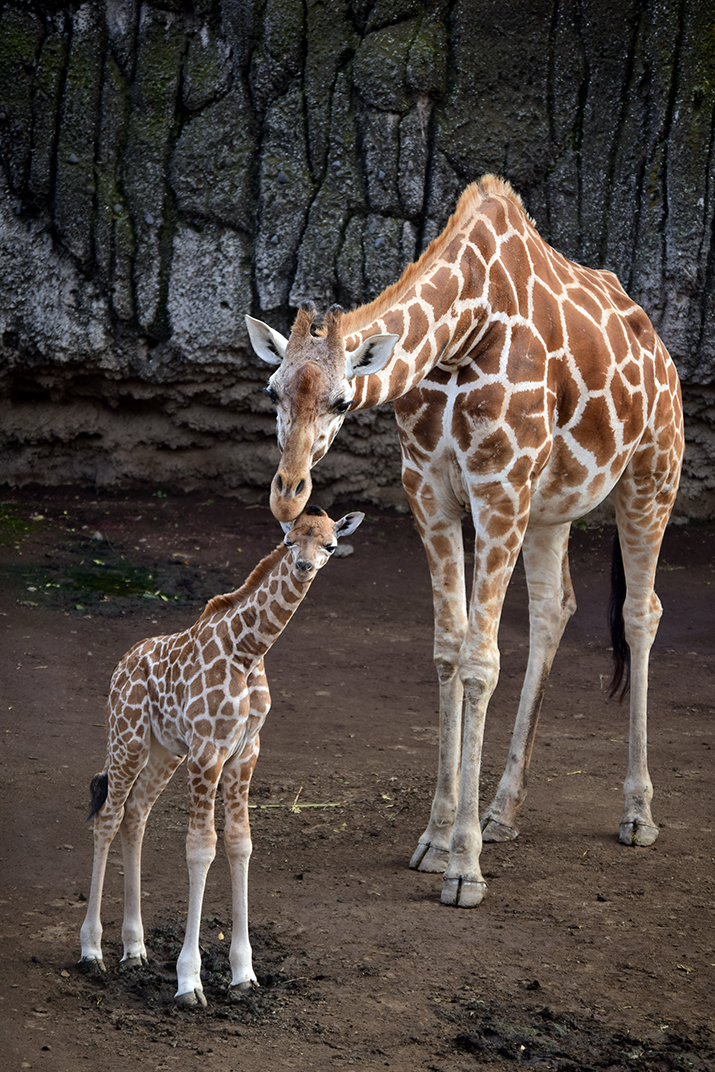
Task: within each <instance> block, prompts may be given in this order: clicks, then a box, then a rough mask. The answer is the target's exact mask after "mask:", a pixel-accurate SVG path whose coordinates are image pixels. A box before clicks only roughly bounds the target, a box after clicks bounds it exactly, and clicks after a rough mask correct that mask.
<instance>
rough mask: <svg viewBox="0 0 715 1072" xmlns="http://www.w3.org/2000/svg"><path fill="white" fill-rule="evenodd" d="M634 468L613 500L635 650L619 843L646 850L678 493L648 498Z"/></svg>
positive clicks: (653, 830) (654, 833)
mask: <svg viewBox="0 0 715 1072" xmlns="http://www.w3.org/2000/svg"><path fill="white" fill-rule="evenodd" d="M634 469H635V466H633V465H631V466H629V468H628V469H627V470H626V472H625V474H624V475H623V477H622V478H621V481H620V482H619V484H618V485H617V487H616V489H615V492H614V495H613V498H614V502H615V506H616V520H617V523H618V538H619V542H620V547H621V554H622V557H623V569H624V572H625V580H626V597H625V602H624V605H623V624H624V628H625V638H626V642H627V644H628V647H629V649H630V731H629V746H628V770H627V774H626V780H625V784H624V787H623V788H624V795H625V803H624V810H623V816H622V818H621V822H620V827H619V840H620V841H621V842H623V844H624V845H643V846H645V845H652V844H653V842H654V841H655V840H656V838H657V837H658V828H657V826H656V825H655V823H654V821H653V816H652V813H651V800H652V798H653V784H652V782H651V780H650V774H649V772H648V745H647V718H648V716H647V707H648V664H649V659H650V649H651V647H652V644H653V641H654V640H655V635H656V632H657V630H658V623H659V621H660V616H661V613H662V608H661V604H660V600H659V599H658V597H657V595H656V594H655V591H654V588H653V585H654V582H655V571H656V566H657V562H658V554H659V552H660V546H661V543H662V539H663V533H664V531H665V526H666V524H667V520H668V516H669V514H670V509H671V506H672V499H673V498H674V493H673V495H672V496H671V497H670V498H669V499H667V500H666V497H665V496H662V497H659V496H657V495H656V494H651V495H650V496H647V495H644V487H643V485H644V483H648V482H650V483H652V480H651V481H646V482H644V481H642V480H640V481H639V480H638V475H637V470H635V473H634ZM648 475H649V476H650V474H648ZM664 500H665V501H664Z"/></svg>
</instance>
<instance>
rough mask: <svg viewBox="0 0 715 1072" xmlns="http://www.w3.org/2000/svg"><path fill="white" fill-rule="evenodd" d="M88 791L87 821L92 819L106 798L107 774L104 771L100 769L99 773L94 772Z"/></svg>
mask: <svg viewBox="0 0 715 1072" xmlns="http://www.w3.org/2000/svg"><path fill="white" fill-rule="evenodd" d="M89 791H90V794H91V796H90V801H89V814H88V815H87V822H89V820H90V819H94V817H95V815H96V814H97V812H98V811H99V809H100V808H101V807H102V805H103V804H104V802H105V800H106V799H107V793H108V791H109V775H108V774H107V772H106V771H101V772H100V773H99V774H95V776H94V778H93V779H92V781H91V782H90V783H89Z"/></svg>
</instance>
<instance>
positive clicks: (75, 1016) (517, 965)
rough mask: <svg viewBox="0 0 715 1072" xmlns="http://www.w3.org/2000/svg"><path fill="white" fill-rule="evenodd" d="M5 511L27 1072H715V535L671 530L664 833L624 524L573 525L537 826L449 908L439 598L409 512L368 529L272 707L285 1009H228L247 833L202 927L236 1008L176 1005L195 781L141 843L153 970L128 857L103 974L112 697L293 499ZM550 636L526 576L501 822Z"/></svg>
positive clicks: (220, 991)
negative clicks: (478, 902)
mask: <svg viewBox="0 0 715 1072" xmlns="http://www.w3.org/2000/svg"><path fill="white" fill-rule="evenodd" d="M3 502H4V505H3V507H2V510H1V511H0V516H1V517H2V522H1V523H0V538H1V539H2V545H1V546H0V565H1V567H2V573H3V581H2V590H1V595H0V660H1V663H0V665H1V666H2V691H1V693H0V708H1V710H2V723H3V724H2V726H1V727H0V736H1V737H2V779H1V785H0V799H1V800H2V825H1V829H0V863H1V867H0V951H1V957H2V964H3V970H2V973H1V976H0V1002H1V1003H2V1004H1V1006H0V1022H1V1023H2V1032H1V1035H2V1039H3V1041H2V1047H3V1051H4V1054H3V1059H2V1067H3V1068H4V1069H7V1070H11V1069H12V1070H15V1069H24V1068H34V1069H37V1068H46V1069H56V1070H58V1072H65V1070H67V1072H69V1070H73V1072H76V1070H77V1069H78V1068H80V1069H81V1068H83V1067H85V1062H87V1063H88V1064H89V1063H91V1064H92V1066H94V1067H98V1068H102V1069H104V1070H107V1072H114V1070H122V1072H124V1070H127V1069H129V1070H131V1069H134V1068H139V1067H141V1069H142V1070H154V1069H156V1070H159V1069H169V1070H171V1069H177V1070H180V1069H193V1068H199V1067H201V1068H211V1069H216V1070H219V1072H224V1070H225V1072H228V1070H231V1072H265V1069H266V1068H271V1069H278V1070H282V1069H310V1070H313V1069H315V1070H319V1072H322V1070H330V1069H340V1068H343V1067H345V1066H348V1065H353V1066H357V1067H358V1068H360V1069H365V1070H367V1072H372V1070H377V1069H383V1068H392V1069H394V1070H399V1072H417V1070H423V1069H424V1070H427V1069H429V1070H435V1072H436V1070H439V1072H463V1070H464V1072H467V1070H473V1069H477V1068H480V1067H482V1065H487V1064H488V1065H489V1066H490V1068H493V1069H495V1070H500V1069H514V1068H517V1067H519V1066H526V1067H530V1068H536V1069H555V1070H562V1072H563V1070H582V1069H583V1070H585V1069H605V1070H611V1072H620V1070H625V1069H629V1070H636V1072H644V1070H649V1072H656V1070H657V1072H661V1070H670V1069H675V1070H683V1072H685V1070H686V1069H687V1070H691V1069H696V1070H703V1072H704V1070H706V1069H707V1070H710V1069H712V1068H713V1067H715V1023H714V1020H715V1017H714V1012H715V1010H714V1008H713V973H714V971H715V944H714V943H715V927H714V923H713V886H714V876H715V871H714V868H713V838H712V834H713V793H712V786H713V757H712V725H713V714H714V713H715V700H714V699H713V696H714V695H715V690H714V688H713V686H714V684H715V682H714V680H713V679H714V672H713V665H714V664H713V653H714V652H715V599H714V598H713V593H714V589H713V584H714V583H715V567H714V556H713V550H714V549H715V526H713V525H698V526H695V525H690V526H682V527H677V528H671V529H669V530H668V533H667V536H666V541H665V547H664V551H663V555H662V559H661V567H660V570H659V576H658V591H659V594H660V597H661V600H662V602H663V605H664V609H665V613H664V617H663V622H662V624H661V629H660V633H659V636H658V640H657V642H656V646H655V649H654V656H653V660H652V675H651V691H650V756H649V759H650V769H651V775H652V778H653V782H654V785H655V799H654V815H655V817H656V820H657V821H658V823H659V825H660V827H661V831H660V837H659V839H658V842H657V843H656V845H655V846H654V847H653V848H651V849H631V848H626V847H624V846H622V845H619V844H618V841H617V828H618V821H619V817H620V809H621V802H622V789H621V786H622V781H623V777H624V772H625V763H626V752H627V711H626V709H625V708H624V707H621V706H619V705H618V703H616V702H609V701H608V700H607V697H606V692H605V691H604V688H605V682H606V681H607V680H608V677H609V673H610V654H609V650H608V639H607V634H606V629H605V609H606V604H607V598H608V583H609V564H610V543H611V538H612V532H611V531H610V530H609V529H608V528H607V527H605V528H600V529H588V530H579V529H577V530H575V531H574V533H573V537H572V541H571V544H572V552H571V562H572V573H573V577H574V583H575V586H576V594H577V598H578V600H579V610H578V612H577V614H576V616H575V617H574V619H573V620H572V621H571V623H570V624H569V626H568V628H567V631H566V635H565V637H564V640H563V643H562V646H561V650H560V653H559V655H558V657H557V660H556V663H555V666H554V670H553V673H552V677H551V681H550V684H549V687H548V694H547V701H546V703H545V705H544V711H543V715H542V724H541V727H540V732H539V736H538V738H537V744H536V748H535V752H534V759H533V764H532V772H531V779H530V788H529V796H528V799H527V801H526V804H525V806H524V808H523V811H522V816H521V824H520V829H521V836H520V837H519V839H518V840H517V841H515V842H513V843H511V844H506V845H489V846H486V847H485V851H484V856H483V861H484V869H485V874H486V877H487V881H488V883H489V892H488V896H487V899H486V901H485V902H484V904H483V905H482V906H480V907H479V908H477V909H474V910H469V911H465V910H459V909H454V908H445V907H443V906H441V905H440V903H439V894H440V888H441V880H440V878H439V877H438V876H434V875H423V874H419V873H416V872H412V871H410V870H409V869H408V868H407V861H408V860H409V858H410V855H411V854H412V852H413V850H414V847H415V844H416V842H417V839H418V837H419V835H420V833H421V831H422V829H423V828H424V826H425V824H426V821H427V817H428V812H429V804H430V799H431V794H432V789H433V784H434V775H435V767H436V742H437V729H436V701H437V686H436V678H435V674H434V671H433V667H432V663H431V648H432V622H431V597H430V591H429V582H428V575H427V569H426V564H425V561H424V556H423V552H422V548H421V546H420V543H419V540H418V538H417V536H416V533H415V531H414V528H413V525H412V522H411V520H410V519H409V517H405V516H401V515H397V514H395V515H387V514H379V513H370V514H369V515H368V518H367V520H366V522H365V523H364V524H363V526H362V528H361V529H360V530H359V531H358V532H357V533H356V534H355V536H354V537H352V539H351V542H352V543H354V547H355V553H354V555H352V556H351V557H349V558H345V559H340V560H336V561H334V562H331V563H330V564H329V565H328V566H326V568H325V570H324V571H323V573H322V574H321V576H320V577H319V578H318V579H317V580H316V582H315V584H314V585H313V587H312V589H311V591H310V594H309V596H308V598H307V600H306V602H305V603H304V604H303V606H302V607H301V608H300V610H299V612H298V614H297V615H296V617H295V618H294V620H293V621H292V622H291V623H290V625H289V627H288V629H287V630H286V632H285V633H284V635H283V636H282V637H281V638H280V639H279V641H278V643H277V644H276V646H275V647H274V648H273V650H272V651H271V652H270V654H269V656H268V659H267V669H268V677H269V682H270V684H271V691H272V694H273V709H272V711H271V713H270V715H269V717H268V721H267V724H266V727H265V730H264V733H263V734H262V752H261V757H260V760H259V763H258V767H257V769H256V774H255V777H254V785H253V787H252V803H253V805H254V807H253V810H252V812H251V817H252V818H251V822H252V832H253V842H254V854H253V860H252V863H251V874H250V920H251V937H252V943H253V948H254V963H255V967H256V971H257V974H258V977H259V980H260V982H261V987H260V990H257V991H255V992H253V993H250V994H248V995H247V996H245V997H244V998H243V999H242V1000H241V1001H239V1002H238V1003H232V1002H230V1001H229V1000H228V997H227V992H226V985H227V982H228V979H229V975H228V960H227V951H228V944H229V940H230V884H229V874H228V866H227V862H226V858H225V855H224V853H223V849H222V846H221V844H220V843H219V851H218V854H217V858H216V860H215V862H214V864H213V867H212V869H211V872H210V874H209V881H208V888H207V893H206V899H205V902H204V923H203V931H202V943H203V963H204V979H205V988H206V994H207V997H208V999H209V1006H208V1008H206V1009H184V1008H177V1007H176V1006H175V1005H174V1004H173V1002H172V996H173V993H174V980H175V974H174V962H175V958H176V955H177V953H178V949H179V946H180V941H181V937H182V934H183V922H184V917H185V909H186V896H187V888H188V882H187V876H186V866H185V861H184V837H185V831H186V820H187V799H186V789H185V784H184V775H183V774H182V771H181V768H180V770H179V772H178V773H177V775H176V777H175V778H174V781H173V783H172V784H171V785H170V787H169V789H168V790H167V791H166V793H165V794H164V795H163V797H162V798H160V800H159V802H158V804H157V805H156V807H155V809H154V812H153V814H152V818H151V820H150V824H149V828H148V832H147V839H146V843H145V851H144V886H143V897H144V922H145V927H146V930H147V937H148V941H147V944H148V945H149V946H150V956H151V958H152V959H151V962H150V967H149V968H148V969H145V970H136V969H134V970H130V971H128V972H126V973H123V972H120V970H119V967H118V963H119V959H120V956H121V942H120V929H121V911H122V908H121V904H122V890H121V871H122V864H121V854H120V851H119V845H118V844H117V846H116V849H113V850H112V855H111V856H110V865H109V869H108V877H107V883H106V887H105V901H104V911H103V923H104V928H105V932H104V937H105V941H104V951H105V959H106V962H107V966H108V971H107V974H106V975H105V976H103V977H100V978H96V977H90V976H86V975H84V974H82V973H81V972H80V971H79V970H78V968H77V959H78V956H79V928H80V924H81V922H82V919H83V913H84V909H85V897H86V895H87V892H88V886H89V876H90V869H91V830H90V828H89V826H88V825H87V824H86V822H85V815H86V810H87V802H88V784H89V781H90V778H91V777H92V775H93V774H94V773H95V772H96V771H97V770H99V769H100V767H101V765H102V761H103V755H104V712H103V705H104V697H105V694H106V689H107V685H108V682H109V678H110V674H111V671H112V669H113V667H114V665H115V663H116V662H117V660H118V659H119V657H120V656H121V655H122V654H123V653H124V652H125V651H126V650H127V648H128V647H129V646H130V645H131V644H133V643H134V641H136V640H138V639H140V638H142V637H144V636H147V635H152V634H155V633H166V632H170V631H174V630H176V629H179V628H183V627H184V626H185V625H187V624H189V623H190V622H191V621H192V620H193V619H194V618H195V617H196V616H197V615H198V613H199V612H200V610H201V608H202V604H203V602H204V600H205V599H206V598H208V597H209V596H211V595H213V594H215V593H217V592H220V591H226V590H228V589H231V588H234V587H236V586H237V585H238V584H239V583H240V582H241V581H242V580H243V579H244V578H245V577H246V575H247V574H248V572H249V571H250V569H251V568H252V567H253V566H254V565H255V564H256V563H257V562H258V561H259V559H260V558H261V557H262V556H263V555H264V554H266V553H267V552H268V551H269V550H271V549H272V548H273V546H275V544H276V543H278V541H279V539H280V537H281V533H280V531H279V529H278V527H277V525H276V523H275V522H274V521H273V519H272V518H271V517H270V514H269V512H268V510H267V509H265V508H262V507H247V506H245V505H241V504H239V503H237V502H235V501H231V500H223V499H215V500H213V501H212V500H211V499H209V498H208V497H207V496H204V497H203V498H201V497H198V496H194V497H183V498H182V497H175V496H170V495H163V494H162V493H160V492H158V493H156V494H154V495H150V494H147V495H145V496H139V497H133V498H124V497H121V496H117V497H114V498H93V497H91V496H89V495H86V494H77V493H76V492H75V490H74V489H71V490H67V491H66V492H65V493H62V492H59V491H57V490H53V491H47V492H44V491H40V490H36V491H26V492H22V493H7V494H6V495H5V497H4V499H3ZM352 508H354V504H350V503H348V504H345V509H352ZM331 513H332V514H333V516H338V515H337V514H336V513H335V511H334V510H331ZM526 639H527V628H526V594H525V583H524V579H523V574H522V572H521V568H520V567H519V568H518V569H517V572H516V574H515V576H514V579H513V582H512V585H511V589H510V592H509V596H508V600H507V605H506V608H505V612H504V617H503V621H502V627H501V649H502V674H501V679H500V683H499V686H498V689H497V692H496V694H495V696H494V698H493V700H492V704H491V707H490V713H489V718H488V725H487V732H486V746H485V763H484V771H483V785H484V798H485V800H486V798H487V797H488V796H489V794H490V793H491V791H492V790H493V788H494V786H495V784H496V782H497V780H498V778H499V775H500V773H501V766H502V764H503V762H504V759H505V757H506V749H507V745H508V740H509V735H510V731H511V723H512V719H513V715H514V712H515V708H516V702H517V697H518V691H519V687H520V682H521V675H522V672H523V669H524V665H525V659H526V650H527V648H526Z"/></svg>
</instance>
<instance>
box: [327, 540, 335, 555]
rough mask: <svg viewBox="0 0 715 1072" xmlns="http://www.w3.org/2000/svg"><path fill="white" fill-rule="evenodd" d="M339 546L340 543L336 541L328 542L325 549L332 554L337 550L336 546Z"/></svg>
mask: <svg viewBox="0 0 715 1072" xmlns="http://www.w3.org/2000/svg"><path fill="white" fill-rule="evenodd" d="M337 546H338V545H337V544H336V543H326V544H324V547H325V550H326V551H327V552H328V554H329V555H332V553H333V551H334V550H335V548H336V547H337Z"/></svg>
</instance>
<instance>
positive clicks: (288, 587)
mask: <svg viewBox="0 0 715 1072" xmlns="http://www.w3.org/2000/svg"><path fill="white" fill-rule="evenodd" d="M315 573H316V571H315V570H314V571H313V572H312V573H311V575H310V577H309V579H308V580H305V581H298V580H296V578H295V576H294V574H293V568H292V560H291V555H290V554H289V552H288V548H287V547H286V546H285V545H284V544H279V545H278V547H276V549H275V551H273V552H272V553H271V554H270V555H268V556H267V557H266V558H264V559H263V561H262V562H260V563H259V564H258V566H256V568H255V570H254V571H253V573H252V574H251V575H250V577H249V578H248V580H247V581H246V583H245V584H244V585H243V586H242V587H241V588H239V589H237V591H235V592H229V593H228V594H227V595H221V596H216V597H215V598H214V599H212V600H211V601H210V602H209V603H208V605H207V607H206V610H205V611H204V613H203V615H202V616H201V618H200V619H199V621H204V620H207V619H208V620H211V621H212V623H216V624H218V622H219V621H222V622H224V623H225V624H226V625H227V626H228V636H227V639H228V638H230V643H231V644H232V646H233V649H234V655H235V656H237V657H246V656H248V657H249V659H250V660H251V661H254V660H257V659H260V658H262V657H263V656H264V655H265V654H266V652H267V651H268V650H269V649H270V648H271V646H272V645H273V644H274V643H275V642H276V640H277V639H278V637H279V636H280V634H281V633H282V632H283V630H284V629H285V627H286V625H287V624H288V622H289V621H290V619H291V618H292V616H293V614H294V612H295V611H296V609H297V608H298V606H299V605H300V604H301V602H302V601H303V599H304V598H305V596H306V594H307V592H308V589H309V588H310V585H311V582H312V580H313V578H314V577H315Z"/></svg>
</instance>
